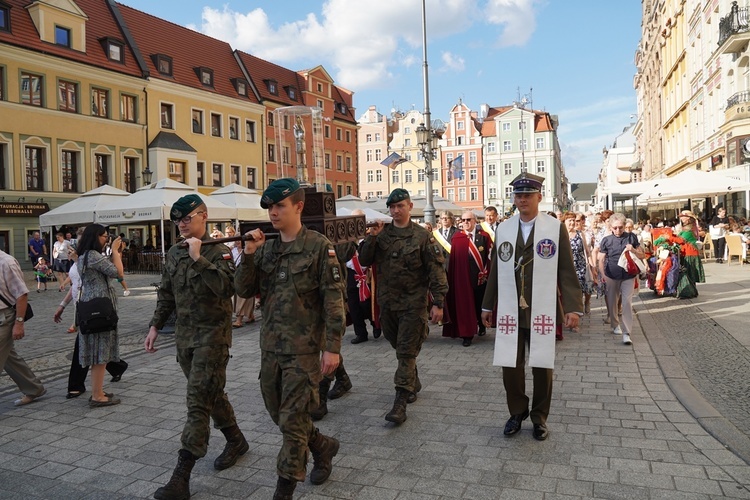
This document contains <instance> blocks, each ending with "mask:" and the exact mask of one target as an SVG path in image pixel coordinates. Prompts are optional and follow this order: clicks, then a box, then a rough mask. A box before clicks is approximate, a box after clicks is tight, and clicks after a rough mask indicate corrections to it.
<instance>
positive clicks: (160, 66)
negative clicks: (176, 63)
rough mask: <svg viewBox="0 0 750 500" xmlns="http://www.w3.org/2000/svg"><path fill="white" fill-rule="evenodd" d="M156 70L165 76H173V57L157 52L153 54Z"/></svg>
mask: <svg viewBox="0 0 750 500" xmlns="http://www.w3.org/2000/svg"><path fill="white" fill-rule="evenodd" d="M152 59H153V61H154V66H156V71H158V72H159V73H161V74H162V75H164V76H172V58H171V57H169V56H165V55H164V54H156V55H154V56H152Z"/></svg>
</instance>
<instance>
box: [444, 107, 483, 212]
mask: <svg viewBox="0 0 750 500" xmlns="http://www.w3.org/2000/svg"><path fill="white" fill-rule="evenodd" d="M480 127H481V124H480V123H479V122H478V121H477V119H476V113H475V112H473V111H472V110H471V109H469V107H468V106H467V105H466V104H464V103H463V102H461V101H459V102H458V104H456V105H454V106H453V107H452V108H451V110H450V113H449V117H448V122H447V123H446V129H445V133H444V134H443V138H442V140H441V141H440V145H441V158H442V164H443V165H444V166H445V168H443V169H441V170H442V181H443V196H444V197H445V198H447V199H448V201H451V202H453V203H455V204H456V205H458V206H460V207H464V208H466V209H468V210H482V209H483V207H484V205H485V200H484V192H485V189H484V168H483V165H484V158H483V157H482V134H481V131H480ZM459 156H463V159H462V160H459V161H461V162H462V163H463V167H462V168H463V175H462V178H457V177H456V176H455V175H454V170H453V169H452V168H451V165H453V162H455V161H456V160H457V159H458V158H459ZM449 176H450V177H449Z"/></svg>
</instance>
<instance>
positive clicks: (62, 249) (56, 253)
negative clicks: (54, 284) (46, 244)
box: [52, 240, 71, 260]
mask: <svg viewBox="0 0 750 500" xmlns="http://www.w3.org/2000/svg"><path fill="white" fill-rule="evenodd" d="M70 248H71V247H70V242H69V241H68V240H62V241H56V242H55V244H54V245H52V257H54V258H55V259H56V260H68V250H70Z"/></svg>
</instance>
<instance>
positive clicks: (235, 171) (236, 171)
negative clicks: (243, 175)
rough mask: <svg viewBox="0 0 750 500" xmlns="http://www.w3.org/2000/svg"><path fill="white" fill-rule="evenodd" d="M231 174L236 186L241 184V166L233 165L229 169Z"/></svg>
mask: <svg viewBox="0 0 750 500" xmlns="http://www.w3.org/2000/svg"><path fill="white" fill-rule="evenodd" d="M229 174H230V175H231V181H232V182H233V183H234V184H239V183H240V167H239V165H232V166H230V167H229Z"/></svg>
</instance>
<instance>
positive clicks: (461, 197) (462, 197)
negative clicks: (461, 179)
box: [458, 188, 466, 201]
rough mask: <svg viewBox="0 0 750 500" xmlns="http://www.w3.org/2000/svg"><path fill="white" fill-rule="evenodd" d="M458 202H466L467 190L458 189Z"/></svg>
mask: <svg viewBox="0 0 750 500" xmlns="http://www.w3.org/2000/svg"><path fill="white" fill-rule="evenodd" d="M458 201H466V188H458Z"/></svg>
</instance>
